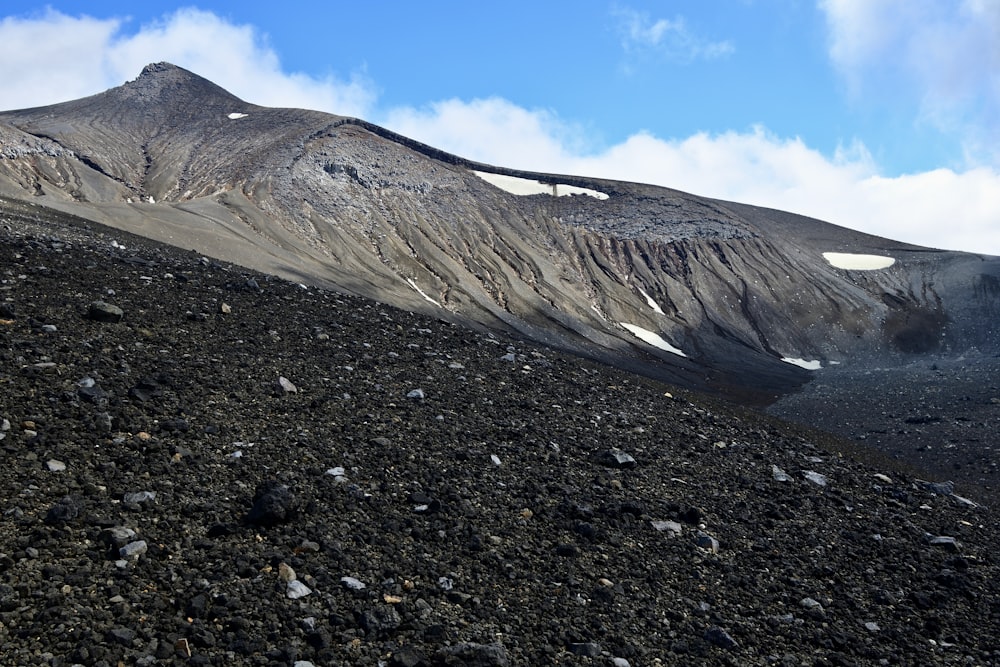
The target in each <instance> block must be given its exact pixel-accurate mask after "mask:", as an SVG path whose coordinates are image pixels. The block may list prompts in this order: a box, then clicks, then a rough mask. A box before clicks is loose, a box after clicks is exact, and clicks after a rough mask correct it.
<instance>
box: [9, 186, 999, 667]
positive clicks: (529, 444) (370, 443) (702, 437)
mask: <svg viewBox="0 0 1000 667" xmlns="http://www.w3.org/2000/svg"><path fill="white" fill-rule="evenodd" d="M36 218H41V219H36ZM97 299H101V300H102V301H105V302H110V304H109V305H112V306H116V307H118V308H120V309H121V312H120V313H117V314H116V311H114V310H111V309H110V308H100V309H97V308H95V307H93V306H92V305H91V304H92V302H93V301H94V300H97ZM282 378H284V380H285V381H284V382H282ZM418 390H419V391H418ZM668 392H669V394H670V395H665V394H666V393H668ZM716 403H720V402H716ZM819 437H821V436H819V435H818V434H814V433H808V432H803V431H801V430H796V429H792V428H790V427H789V426H788V425H787V424H784V423H782V422H779V421H778V420H775V419H770V418H767V417H764V416H761V415H760V414H758V413H755V412H751V411H747V410H744V411H742V412H741V413H737V412H735V411H733V410H732V409H731V407H727V406H725V405H718V404H712V403H706V402H704V401H702V400H700V399H698V398H696V397H693V396H688V395H686V393H682V392H679V391H677V390H676V389H673V388H670V387H666V386H664V385H661V384H659V383H656V382H653V381H649V380H647V379H644V378H637V377H636V376H634V375H631V374H628V373H624V372H621V371H619V370H617V369H613V368H609V367H608V366H606V365H602V364H595V363H591V362H587V361H581V360H580V359H578V358H576V357H572V356H570V355H565V354H560V353H558V352H553V351H552V350H550V349H548V348H545V347H542V346H538V345H534V344H532V343H530V342H526V341H522V340H516V339H505V338H503V337H500V336H496V335H489V334H485V333H481V332H474V331H470V330H469V329H466V328H464V327H460V326H455V325H451V324H449V323H445V322H442V321H440V320H439V319H436V318H431V317H426V316H422V315H419V314H415V313H410V312H406V311H400V310H397V309H394V308H392V307H389V306H385V305H383V304H379V303H376V302H373V301H370V300H367V299H361V298H357V297H351V296H348V295H343V294H339V293H336V292H331V291H325V290H319V289H312V288H310V289H303V288H301V287H300V286H298V285H296V284H294V283H291V282H287V281H284V280H280V279H275V278H273V277H271V276H266V275H261V274H257V273H253V272H251V271H248V270H246V269H243V268H242V267H238V266H233V265H229V264H228V263H220V262H215V261H210V260H207V259H203V258H202V257H200V256H198V255H196V254H192V253H190V252H181V251H178V250H177V249H175V248H171V247H169V246H161V245H160V244H157V243H154V242H151V241H149V240H147V239H143V238H141V237H135V236H133V235H130V234H127V233H121V232H117V231H116V230H111V229H108V228H103V227H101V226H99V225H96V224H94V223H88V222H81V221H80V220H79V219H76V218H71V217H70V216H67V215H50V216H45V217H41V216H39V214H38V211H37V209H34V208H33V207H28V206H8V207H6V208H5V221H4V223H3V224H0V451H2V452H3V454H4V465H3V466H0V490H2V493H3V497H4V499H5V500H4V510H3V512H0V664H3V665H51V666H53V667H55V666H57V665H75V664H79V665H84V666H86V667H104V666H107V665H117V664H125V665H163V664H178V665H181V664H183V665H226V666H243V665H256V666H261V667H263V666H265V665H267V666H273V667H309V665H316V666H333V665H372V666H374V665H387V666H388V667H449V666H450V667H456V666H460V665H464V666H469V667H471V666H473V665H476V666H479V667H504V666H505V665H531V666H534V665H553V664H559V665H611V664H614V665H616V666H618V667H621V666H622V665H624V664H625V663H624V662H623V661H627V663H628V665H631V666H634V667H641V666H644V665H655V664H662V665H690V664H697V665H706V666H713V667H714V666H722V665H726V666H734V665H740V666H743V665H755V666H758V665H759V666H762V667H763V666H768V665H789V666H790V665H881V664H901V665H984V666H989V665H997V664H1000V653H998V651H997V642H996V638H997V636H1000V559H998V557H997V554H998V553H1000V551H998V549H1000V528H998V525H1000V524H998V522H997V520H996V511H995V510H994V509H991V508H989V507H984V506H981V505H976V504H975V503H972V502H969V501H968V500H965V499H963V498H961V497H960V496H961V495H965V493H964V490H963V489H958V491H959V495H955V493H953V491H954V489H953V488H952V487H951V485H948V484H936V483H927V482H923V481H921V480H920V479H919V478H915V477H914V476H913V475H912V474H910V473H908V472H906V471H905V470H898V469H895V468H896V467H895V466H891V465H886V463H885V462H884V461H877V460H876V461H874V462H873V461H869V462H867V463H863V462H859V461H858V460H857V459H856V458H854V457H852V456H850V455H849V454H850V452H849V451H846V452H845V451H844V449H843V448H837V447H836V445H837V444H838V443H836V442H835V441H832V440H831V439H829V438H825V439H823V440H821V439H818V438H819ZM615 659H617V661H616V662H613V660H615Z"/></svg>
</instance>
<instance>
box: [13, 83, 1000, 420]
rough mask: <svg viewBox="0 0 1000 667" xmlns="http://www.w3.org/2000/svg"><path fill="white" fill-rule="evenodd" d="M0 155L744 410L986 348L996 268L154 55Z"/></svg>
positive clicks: (244, 258) (180, 228) (36, 125)
mask: <svg viewBox="0 0 1000 667" xmlns="http://www.w3.org/2000/svg"><path fill="white" fill-rule="evenodd" d="M0 142H2V144H0V155H2V156H3V159H0V195H2V196H4V197H8V198H11V199H16V200H20V201H23V202H30V203H31V204H32V205H38V206H44V207H48V208H49V209H58V210H61V211H64V212H70V213H73V214H75V215H79V216H81V217H83V218H86V219H89V220H94V221H98V222H102V223H105V224H109V225H112V226H115V227H118V228H120V229H123V230H128V231H131V232H135V233H138V234H141V235H144V236H148V237H151V238H154V239H157V240H160V241H165V242H168V243H172V244H176V245H180V246H183V247H185V248H189V249H194V250H196V251H198V252H199V253H202V254H204V255H207V256H210V257H214V258H219V259H223V260H227V261H233V262H236V263H239V264H242V265H244V266H248V267H251V268H255V269H259V270H262V271H265V272H268V273H272V274H277V275H280V276H283V277H285V278H289V279H292V280H296V281H299V282H304V283H310V284H316V285H321V286H325V287H332V288H335V289H338V290H340V291H343V292H347V293H351V294H355V295H362V296H367V297H371V298H374V299H377V300H379V301H382V302H385V303H389V304H392V305H396V306H399V307H402V308H405V309H408V310H412V311H421V312H424V313H430V314H434V315H436V316H437V317H440V318H443V319H446V320H450V321H460V322H464V323H468V324H473V325H475V326H479V327H485V328H487V329H490V330H494V331H497V332H503V333H507V334H510V333H513V334H517V335H519V336H523V337H527V338H530V339H534V340H537V341H539V342H542V343H545V344H547V345H551V346H555V347H559V348H562V349H566V350H570V351H573V352H575V353H577V354H580V355H584V356H587V357H591V358H595V359H599V360H603V361H606V362H609V363H612V364H615V365H617V366H619V367H622V368H627V369H630V370H633V371H637V372H641V373H644V374H646V375H649V376H652V377H656V378H660V379H665V380H669V381H672V382H676V383H680V384H682V385H685V386H688V387H693V388H697V389H702V390H713V391H720V392H723V393H726V394H728V395H730V396H735V397H737V398H740V399H741V400H746V401H749V402H752V403H758V404H759V403H762V402H767V401H769V400H771V399H773V398H774V397H775V396H777V395H779V394H781V393H784V392H787V391H789V390H790V389H793V388H795V387H797V386H799V385H801V384H803V383H804V382H807V381H808V380H809V379H810V378H811V377H812V376H813V375H812V374H813V372H814V369H816V368H819V367H829V366H831V365H832V364H851V363H862V364H872V363H874V362H873V360H876V361H877V362H878V363H879V364H885V363H895V361H893V360H897V359H899V358H901V357H902V356H905V355H928V354H946V355H954V354H959V353H962V352H964V351H966V350H969V349H973V348H974V349H977V350H979V351H981V352H982V351H985V352H986V353H995V352H996V351H998V350H1000V344H998V339H1000V335H998V334H997V332H996V331H995V330H994V329H993V328H992V327H991V326H990V325H989V323H988V316H989V315H990V314H996V313H998V312H1000V289H998V288H997V285H1000V261H998V260H997V259H996V258H991V257H982V256H976V255H970V254H963V253H955V252H944V251H937V250H931V249H927V248H919V247H915V246H910V245H905V244H901V243H897V242H894V241H890V240H887V239H882V238H877V237H873V236H869V235H865V234H861V233H858V232H854V231H850V230H847V229H843V228H839V227H835V226H833V225H829V224H825V223H822V222H819V221H816V220H812V219H808V218H804V217H801V216H795V215H792V214H788V213H782V212H780V211H772V210H766V209H760V208H757V207H751V206H746V205H741V204H735V203H732V202H723V201H718V200H711V199H707V198H703V197H697V196H694V195H690V194H687V193H683V192H678V191H675V190H670V189H667V188H661V187H654V186H649V185H641V184H635V183H624V182H617V181H608V180H601V179H592V178H582V177H573V176H559V175H552V174H538V173H529V172H521V171H514V170H509V169H504V168H502V167H494V166H490V165H483V164H477V163H473V162H470V161H468V160H465V159H462V158H460V157H456V156H454V155H450V154H447V153H444V152H442V151H439V150H436V149H434V148H432V147H429V146H426V145H423V144H420V143H419V142H416V141H413V140H411V139H408V138H406V137H402V136H399V135H397V134H394V133H392V132H390V131H388V130H386V129H384V128H380V127H378V126H375V125H372V124H370V123H367V122H364V121H361V120H358V119H353V118H346V117H341V116H334V115H330V114H326V113H320V112H314V111H305V110H298V109H275V108H264V107H259V106H256V105H253V104H249V103H247V102H244V101H242V100H240V99H238V98H236V97H235V96H233V95H231V94H229V93H227V92H226V91H224V90H222V89H221V88H219V87H218V86H216V85H215V84H212V83H210V82H208V81H206V80H205V79H202V78H200V77H198V76H196V75H195V74H192V73H191V72H188V71H186V70H183V69H181V68H178V67H175V66H173V65H170V64H166V63H160V64H155V65H150V66H148V67H146V68H145V69H144V70H143V72H142V73H141V74H140V76H139V77H138V78H137V79H135V80H134V81H131V82H128V83H126V84H124V85H122V86H120V87H118V88H114V89H112V90H109V91H106V92H104V93H101V94H98V95H94V96H92V97H89V98H85V99H82V100H77V101H73V102H67V103H64V104H58V105H53V106H49V107H44V108H39V109H28V110H22V111H9V112H5V113H0ZM498 177H504V178H506V179H508V181H506V182H509V183H513V184H515V185H517V187H516V188H512V187H508V186H506V185H503V184H502V182H501V181H499V180H498ZM498 183H500V185H498ZM532 184H534V185H536V186H539V188H538V189H537V190H536V192H538V193H537V194H518V193H516V192H524V190H523V188H524V187H525V186H530V185H532ZM518 188H522V189H521V190H518ZM560 189H561V190H560ZM529 191H530V188H529ZM560 192H572V193H575V194H568V195H565V196H554V195H560ZM827 252H837V253H846V254H848V255H852V256H853V255H875V256H879V257H885V258H890V259H891V260H892V264H891V266H889V267H887V268H879V269H874V270H858V269H852V268H843V267H842V266H838V265H837V264H836V263H831V261H830V260H828V259H827V258H825V257H824V254H823V253H827Z"/></svg>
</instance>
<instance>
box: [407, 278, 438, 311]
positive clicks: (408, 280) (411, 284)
mask: <svg viewBox="0 0 1000 667" xmlns="http://www.w3.org/2000/svg"><path fill="white" fill-rule="evenodd" d="M406 282H407V283H409V285H410V287H412V288H413V289H415V290H417V293H418V294H420V296H422V297H424V299H425V300H427V301H430V302H431V303H433V304H434V305H435V306H437V307H438V308H440V307H441V304H440V303H438V302H437V301H435V300H434V299H432V298H430V297H429V296H427V292H425V291H423V290H422V289H420V288H419V287H417V283H415V282H413V278H407V279H406Z"/></svg>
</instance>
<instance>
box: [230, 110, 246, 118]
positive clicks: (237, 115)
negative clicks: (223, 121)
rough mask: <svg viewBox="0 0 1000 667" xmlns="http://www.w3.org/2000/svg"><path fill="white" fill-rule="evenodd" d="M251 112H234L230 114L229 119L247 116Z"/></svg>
mask: <svg viewBox="0 0 1000 667" xmlns="http://www.w3.org/2000/svg"><path fill="white" fill-rule="evenodd" d="M248 115H249V114H245V113H238V112H235V111H234V112H233V113H231V114H229V120H239V119H240V118H246V117H247V116H248Z"/></svg>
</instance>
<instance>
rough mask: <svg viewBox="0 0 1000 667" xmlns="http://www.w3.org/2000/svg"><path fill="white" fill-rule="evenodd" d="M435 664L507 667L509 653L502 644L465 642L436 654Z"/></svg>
mask: <svg viewBox="0 0 1000 667" xmlns="http://www.w3.org/2000/svg"><path fill="white" fill-rule="evenodd" d="M434 660H435V664H437V665H442V667H507V665H509V664H510V661H509V660H508V658H507V651H506V650H504V647H503V646H502V645H500V644H474V643H470V642H463V643H461V644H455V645H454V646H446V647H445V648H442V649H440V650H439V651H437V653H435V654H434Z"/></svg>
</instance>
